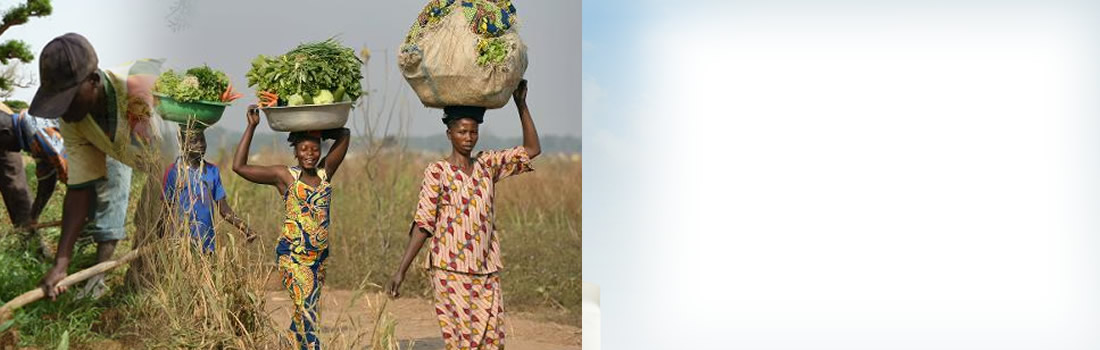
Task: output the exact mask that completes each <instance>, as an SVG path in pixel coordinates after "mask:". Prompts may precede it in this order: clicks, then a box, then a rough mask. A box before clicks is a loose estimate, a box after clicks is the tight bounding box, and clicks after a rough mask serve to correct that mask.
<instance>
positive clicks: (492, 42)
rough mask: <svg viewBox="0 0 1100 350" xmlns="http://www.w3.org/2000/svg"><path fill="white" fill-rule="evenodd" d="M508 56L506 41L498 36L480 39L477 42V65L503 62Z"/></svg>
mask: <svg viewBox="0 0 1100 350" xmlns="http://www.w3.org/2000/svg"><path fill="white" fill-rule="evenodd" d="M507 57H508V43H507V42H505V41H504V40H502V39H500V38H492V39H481V40H478V44H477V65H479V66H484V65H486V64H496V63H500V62H504V59H505V58H507Z"/></svg>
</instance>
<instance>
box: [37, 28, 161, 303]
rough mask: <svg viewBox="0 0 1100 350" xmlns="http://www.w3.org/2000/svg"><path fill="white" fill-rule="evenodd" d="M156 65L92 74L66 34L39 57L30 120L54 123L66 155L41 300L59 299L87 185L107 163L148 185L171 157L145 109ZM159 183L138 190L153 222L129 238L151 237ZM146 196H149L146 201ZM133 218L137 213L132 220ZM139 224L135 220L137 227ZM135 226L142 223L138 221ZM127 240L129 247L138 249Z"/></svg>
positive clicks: (85, 55) (91, 191)
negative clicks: (53, 252)
mask: <svg viewBox="0 0 1100 350" xmlns="http://www.w3.org/2000/svg"><path fill="white" fill-rule="evenodd" d="M160 64H161V63H160V62H159V61H155V60H139V61H135V62H132V63H129V64H127V65H124V66H122V67H118V68H114V69H99V68H98V65H99V59H98V57H97V55H96V53H95V49H94V48H93V47H92V45H91V44H90V43H89V42H88V40H87V39H86V38H84V37H83V36H81V35H79V34H75V33H69V34H65V35H62V36H60V37H57V38H54V39H53V40H52V41H50V42H49V44H47V45H46V47H45V48H43V49H42V54H41V55H39V74H40V81H41V86H40V87H39V88H38V91H37V92H36V93H35V96H34V100H33V101H32V102H31V108H30V113H31V114H32V115H36V116H39V117H42V118H50V119H56V118H61V135H62V137H63V138H64V140H65V141H64V144H65V151H66V152H67V153H68V165H69V178H68V183H67V185H68V192H66V194H65V202H64V207H63V208H62V215H61V239H60V242H59V243H58V248H57V258H56V260H55V261H54V266H53V268H51V269H50V270H49V271H48V272H47V273H46V276H45V277H44V278H43V279H42V287H43V290H44V291H45V292H46V295H47V296H49V297H50V298H56V296H57V294H58V293H60V292H63V291H64V290H63V289H58V288H57V284H58V282H60V281H61V280H62V279H64V278H65V276H66V270H67V268H68V267H69V262H70V260H71V258H72V252H73V245H74V243H75V242H76V239H77V237H78V236H79V234H80V232H81V229H82V228H83V227H84V221H85V218H86V217H88V213H89V211H90V203H93V201H95V199H96V197H97V194H96V189H95V188H96V186H95V184H96V183H97V182H99V181H101V180H102V179H104V178H106V177H107V176H108V167H107V157H108V156H109V157H110V158H114V159H117V160H118V161H120V162H122V163H123V164H125V165H127V166H129V167H131V168H134V169H137V170H138V171H141V172H144V173H146V174H149V175H151V176H146V178H148V179H149V180H151V181H156V179H157V178H158V176H156V175H157V174H159V173H160V171H161V170H162V169H163V168H164V166H165V165H166V164H168V162H169V161H170V160H171V159H173V158H174V156H175V154H174V153H173V150H174V149H175V148H176V147H175V146H174V145H171V144H165V141H171V140H174V138H172V137H163V136H162V133H163V132H167V130H165V125H164V123H163V121H162V120H161V119H160V118H159V117H157V116H156V115H155V114H154V113H153V112H152V110H153V108H152V87H153V83H154V81H155V80H156V77H157V75H158V74H159V72H160ZM159 188H160V185H159V184H154V185H153V187H149V185H146V187H145V190H144V191H143V194H142V199H141V202H140V204H139V208H140V209H142V210H143V211H145V210H149V211H146V212H145V214H144V215H146V216H150V218H151V219H153V220H154V221H152V222H150V223H153V225H152V227H149V226H142V227H140V229H139V230H138V231H139V232H138V233H137V235H142V234H143V233H145V232H147V231H148V230H158V229H159V227H160V224H159V223H158V222H155V220H156V218H158V217H160V216H159V215H158V214H159V213H160V210H163V206H164V205H163V201H162V200H160V196H159V192H156V189H159ZM150 193H152V195H150ZM139 214H140V213H139ZM137 221H140V220H137ZM142 224H147V223H145V222H143V223H142ZM141 241H142V239H141V237H135V246H136V245H140V244H141Z"/></svg>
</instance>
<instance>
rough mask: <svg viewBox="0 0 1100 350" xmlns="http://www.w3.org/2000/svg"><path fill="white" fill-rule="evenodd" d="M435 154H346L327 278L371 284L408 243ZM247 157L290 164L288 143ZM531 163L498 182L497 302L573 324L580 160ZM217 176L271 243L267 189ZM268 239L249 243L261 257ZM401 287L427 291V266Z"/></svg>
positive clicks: (338, 283)
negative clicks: (530, 168)
mask: <svg viewBox="0 0 1100 350" xmlns="http://www.w3.org/2000/svg"><path fill="white" fill-rule="evenodd" d="M441 157H442V155H439V154H417V153H411V152H402V151H400V150H397V149H388V150H382V151H380V152H378V153H377V154H376V155H374V156H367V155H365V154H362V153H357V154H353V155H351V156H349V158H348V159H347V160H346V161H345V163H344V165H342V166H341V168H340V172H339V173H337V174H336V175H335V176H334V178H333V197H332V198H333V202H332V209H331V211H332V214H331V217H332V221H331V226H330V227H329V232H330V233H329V241H330V249H331V251H330V255H329V260H328V262H327V263H326V264H327V266H328V277H327V278H328V279H327V281H326V285H327V286H329V287H332V288H339V289H354V288H358V287H362V286H368V287H370V288H368V289H371V290H374V291H378V290H380V287H378V286H382V285H385V284H386V283H387V282H388V281H389V278H390V276H391V275H392V273H393V271H394V270H395V269H396V266H397V264H398V263H399V262H400V258H401V256H402V254H403V252H404V249H405V246H406V244H407V243H408V230H409V224H410V223H411V220H412V213H413V210H414V209H415V205H416V200H417V195H418V194H419V189H420V183H421V181H422V179H421V178H420V177H421V174H423V170H424V167H426V166H427V165H428V164H430V163H431V162H432V161H435V160H437V159H440V158H441ZM253 158H254V163H256V164H293V163H292V158H291V155H290V149H289V147H288V148H285V149H267V150H265V151H263V152H260V153H259V154H257V155H255V156H253ZM220 162H221V163H223V164H224V163H225V162H226V159H222V160H220ZM225 166H228V164H225V165H224V166H223V168H224V167H225ZM534 168H535V169H536V170H535V171H534V172H532V173H528V174H524V175H520V176H516V177H513V178H509V179H506V180H504V181H503V182H502V183H501V185H500V186H499V187H498V188H497V197H496V198H497V204H496V210H497V220H498V221H497V228H498V230H499V232H498V233H499V234H500V235H501V236H500V237H501V238H500V240H501V245H502V247H501V252H502V258H503V260H504V266H505V267H504V270H503V271H502V272H501V274H502V275H501V278H502V286H503V288H504V296H505V306H506V307H507V309H508V310H509V311H519V312H526V313H535V314H537V315H538V316H541V317H543V318H545V319H548V320H552V321H556V322H561V323H566V324H571V325H578V326H579V325H580V283H581V281H580V277H581V276H580V271H581V261H580V259H581V234H580V230H581V203H580V202H581V201H580V198H581V187H580V181H581V166H580V162H577V161H575V159H567V158H564V157H559V156H555V155H548V156H544V157H540V158H537V159H536V160H535V162H534ZM223 181H224V183H225V186H226V190H227V192H228V193H229V198H230V202H231V203H232V204H233V206H234V208H235V209H236V210H237V211H238V213H239V214H240V215H241V216H242V217H244V218H246V220H247V221H249V223H251V224H252V225H253V227H254V228H256V229H257V230H258V231H259V232H261V238H260V240H261V241H265V242H270V243H272V244H273V243H274V242H275V241H276V240H277V239H278V229H279V224H280V223H281V222H282V215H283V213H282V212H281V206H279V205H276V203H278V202H279V201H280V198H279V195H278V194H277V193H276V191H275V190H274V189H273V188H272V187H270V186H258V185H253V184H251V183H248V182H247V181H245V180H243V179H240V178H238V177H233V176H229V177H225V178H223ZM272 249H273V248H271V247H270V246H269V245H264V246H262V247H261V246H257V247H255V248H254V249H253V250H254V251H255V252H256V253H257V254H267V255H268V256H270V258H269V259H264V260H262V261H265V262H266V261H268V260H272V261H273V259H274V253H273V252H272V251H271V250H272ZM425 252H426V249H425V250H424V251H422V252H421V257H420V258H423V257H424V254H425ZM415 266H416V267H419V266H421V265H419V264H416V265H415ZM371 286H373V287H371ZM402 290H403V291H404V293H403V294H406V295H413V296H419V297H423V298H429V299H430V298H431V294H430V290H431V286H430V284H428V283H427V274H426V273H425V271H424V270H422V269H420V268H413V269H410V272H409V276H407V277H406V279H405V283H404V285H403V286H402Z"/></svg>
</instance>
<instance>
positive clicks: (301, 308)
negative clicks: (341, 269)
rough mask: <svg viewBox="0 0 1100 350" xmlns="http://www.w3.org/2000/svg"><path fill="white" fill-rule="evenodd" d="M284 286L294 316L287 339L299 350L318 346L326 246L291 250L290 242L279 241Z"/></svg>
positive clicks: (326, 253)
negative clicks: (319, 308)
mask: <svg viewBox="0 0 1100 350" xmlns="http://www.w3.org/2000/svg"><path fill="white" fill-rule="evenodd" d="M275 254H276V257H277V261H278V264H279V273H280V274H282V277H283V287H286V290H287V292H289V293H290V300H291V301H292V302H294V317H293V318H292V319H291V321H290V333H289V334H288V338H289V339H290V341H291V343H295V344H298V348H300V349H302V350H313V349H320V348H321V341H320V340H319V339H318V338H317V328H318V325H320V319H319V318H318V317H320V312H319V311H318V309H317V307H318V305H319V304H320V299H321V286H322V285H324V283H325V264H324V263H325V259H327V258H328V249H325V250H319V251H309V250H307V251H305V252H304V253H294V250H293V249H292V248H291V247H290V242H288V241H286V240H279V245H278V246H277V247H276V249H275Z"/></svg>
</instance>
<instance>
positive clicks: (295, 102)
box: [286, 94, 306, 106]
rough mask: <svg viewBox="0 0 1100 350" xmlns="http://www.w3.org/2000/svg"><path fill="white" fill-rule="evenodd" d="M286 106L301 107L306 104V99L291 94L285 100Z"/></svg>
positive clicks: (300, 95) (299, 95)
mask: <svg viewBox="0 0 1100 350" xmlns="http://www.w3.org/2000/svg"><path fill="white" fill-rule="evenodd" d="M286 101H287V105H288V106H301V105H304V104H306V99H305V98H304V97H302V94H293V95H290V96H289V97H287V98H286Z"/></svg>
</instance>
